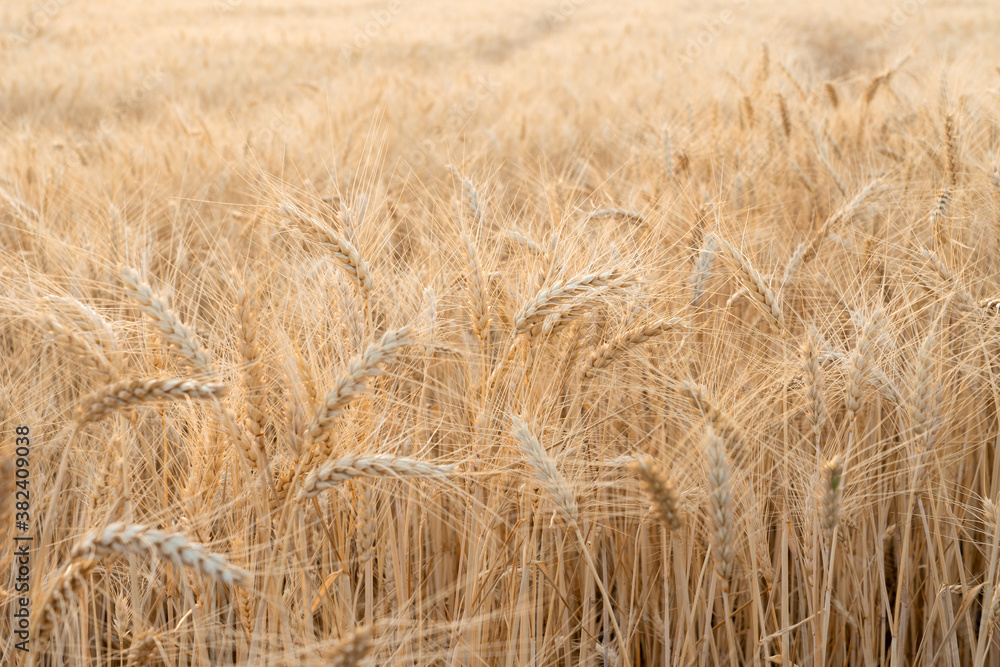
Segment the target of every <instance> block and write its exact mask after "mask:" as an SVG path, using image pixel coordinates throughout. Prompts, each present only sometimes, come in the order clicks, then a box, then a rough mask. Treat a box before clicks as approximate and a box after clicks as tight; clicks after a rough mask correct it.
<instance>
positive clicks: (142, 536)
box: [72, 522, 251, 586]
mask: <svg viewBox="0 0 1000 667" xmlns="http://www.w3.org/2000/svg"><path fill="white" fill-rule="evenodd" d="M130 554H139V555H142V556H145V557H147V558H157V559H159V560H164V561H167V562H168V563H170V564H171V565H174V566H175V567H178V568H191V569H194V570H196V571H197V572H200V573H201V574H203V575H205V576H207V577H209V578H211V579H214V580H215V581H217V582H219V583H221V584H226V585H229V586H233V585H236V586H247V585H249V584H250V581H251V576H250V573H249V572H247V571H245V570H242V569H240V568H238V567H235V566H233V565H231V564H230V563H229V562H227V561H226V559H225V558H223V557H222V556H219V555H217V554H214V553H211V552H209V551H206V550H205V549H204V547H202V546H201V545H198V544H195V543H193V542H191V541H190V540H189V539H188V538H187V537H186V536H184V535H182V534H179V533H165V532H162V531H159V530H154V529H153V528H150V527H148V526H143V525H139V524H132V525H129V524H126V523H121V522H116V523H111V524H108V525H107V526H106V527H104V528H100V529H97V530H93V531H91V532H89V533H87V534H86V535H84V536H83V537H82V538H81V539H80V540H79V541H78V542H77V544H76V546H74V547H73V551H72V558H73V559H74V560H77V559H81V558H105V557H107V556H113V555H122V556H128V555H130Z"/></svg>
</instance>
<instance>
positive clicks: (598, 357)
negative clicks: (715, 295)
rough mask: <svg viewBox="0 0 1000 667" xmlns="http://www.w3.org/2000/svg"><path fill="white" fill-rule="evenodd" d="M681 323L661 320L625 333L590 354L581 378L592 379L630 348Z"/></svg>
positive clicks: (680, 319)
mask: <svg viewBox="0 0 1000 667" xmlns="http://www.w3.org/2000/svg"><path fill="white" fill-rule="evenodd" d="M683 323H684V320H683V319H682V318H680V317H671V318H663V319H660V320H657V321H655V322H651V323H649V324H644V325H642V326H638V327H633V328H632V329H629V330H628V331H625V332H624V333H622V334H620V335H619V336H617V337H615V338H614V339H613V340H611V341H609V342H607V343H605V344H604V345H602V346H601V347H599V348H598V349H597V350H595V351H594V352H593V353H591V355H590V359H589V360H587V362H586V363H585V364H584V365H583V376H584V377H586V378H591V377H594V376H595V375H596V374H597V372H598V371H600V370H601V369H604V368H607V367H608V366H610V365H611V364H612V363H613V362H614V361H615V360H616V359H618V358H619V357H620V356H622V355H623V354H625V353H626V352H628V351H629V350H631V349H632V348H634V347H637V346H639V345H642V344H643V343H645V342H646V341H648V340H650V339H652V338H655V337H656V336H659V335H661V334H663V333H665V332H667V331H672V330H674V329H676V328H678V327H680V326H682V325H683Z"/></svg>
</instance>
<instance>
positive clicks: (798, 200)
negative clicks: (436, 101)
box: [0, 47, 1000, 666]
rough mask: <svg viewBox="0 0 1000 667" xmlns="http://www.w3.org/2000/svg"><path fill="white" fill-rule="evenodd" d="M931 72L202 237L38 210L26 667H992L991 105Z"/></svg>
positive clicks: (321, 204)
mask: <svg viewBox="0 0 1000 667" xmlns="http://www.w3.org/2000/svg"><path fill="white" fill-rule="evenodd" d="M908 66H909V65H908V64H907V63H906V62H900V63H897V64H896V65H894V66H892V67H890V68H888V69H886V70H885V71H884V72H882V73H880V74H879V75H878V76H874V77H871V76H868V77H865V78H863V79H862V78H857V77H855V78H847V79H843V80H840V81H824V80H818V81H812V82H808V83H807V82H806V81H804V80H799V78H797V77H796V76H795V75H793V74H792V73H791V72H790V71H789V70H787V69H785V68H784V67H783V66H782V65H781V64H780V63H778V62H777V61H776V60H772V59H771V57H770V54H769V53H768V50H767V49H766V47H765V48H763V49H762V50H761V52H760V56H759V59H758V61H757V62H755V63H753V64H752V65H751V66H749V67H748V68H747V73H745V74H744V75H742V76H736V75H730V78H731V79H732V81H731V87H732V90H736V91H738V92H737V93H736V94H735V95H734V94H731V93H730V94H727V95H723V96H720V97H719V98H717V99H713V100H709V101H704V100H703V101H699V102H697V104H698V105H699V106H698V107H697V108H693V107H690V106H689V107H688V109H687V111H686V112H683V113H680V114H678V116H677V117H676V119H674V120H671V122H668V123H667V124H666V126H665V127H662V126H660V127H656V128H655V131H648V129H649V128H648V127H642V128H639V129H637V130H636V131H634V132H630V133H624V132H623V134H622V135H621V136H620V137H619V138H617V139H614V140H612V142H611V144H612V145H609V144H608V143H607V142H604V143H601V144H600V145H597V144H595V145H594V146H592V147H590V148H586V149H582V152H581V153H577V154H575V155H570V156H569V157H566V156H556V155H552V156H551V158H552V159H553V160H555V161H556V163H555V164H556V165H557V166H556V168H557V169H558V170H561V171H557V172H556V173H553V172H552V171H551V168H552V167H551V165H545V164H542V165H538V164H536V162H537V161H536V162H532V160H533V158H532V157H531V155H530V154H529V153H528V148H527V147H524V148H523V151H524V152H523V153H521V154H520V158H519V159H518V160H514V161H509V162H508V163H505V164H497V163H494V162H491V160H490V150H492V149H489V148H484V150H483V153H482V156H480V157H476V158H475V159H472V160H470V161H469V163H468V164H463V165H460V166H449V165H448V164H447V163H445V162H443V161H442V162H441V163H440V164H429V165H428V166H426V167H425V168H423V170H422V171H421V172H420V174H419V176H414V173H415V172H412V171H411V172H407V173H409V174H410V178H408V179H407V178H402V177H400V175H399V174H400V173H401V172H402V171H405V170H403V169H402V167H400V168H398V169H394V168H393V167H392V164H391V163H389V162H388V161H387V160H386V157H385V155H384V154H383V153H380V151H384V150H385V147H384V146H383V147H382V148H377V147H376V148H371V146H369V149H368V153H367V154H366V155H367V156H368V157H369V158H370V159H371V160H372V162H370V163H368V164H366V165H365V167H364V170H363V171H362V173H361V174H360V176H357V177H356V178H355V179H354V181H353V183H347V184H345V183H344V182H340V181H338V179H340V178H341V177H342V176H341V175H340V174H338V175H337V177H336V178H331V179H330V184H329V187H325V186H324V187H317V186H315V185H314V184H313V182H312V181H308V182H307V181H305V180H303V181H299V182H296V180H295V178H294V177H290V176H289V175H288V174H286V175H284V176H283V178H281V179H277V178H273V177H269V176H266V175H265V174H264V172H263V171H254V169H253V168H252V166H253V165H252V162H248V163H247V165H246V166H245V167H233V169H236V170H238V169H244V171H243V172H241V174H240V175H241V178H242V182H241V187H242V188H243V189H242V190H239V195H238V196H237V195H233V196H232V198H231V201H232V203H228V204H219V205H216V207H215V208H212V209H211V211H209V212H207V213H206V212H204V211H203V212H200V213H197V214H195V215H193V216H191V217H189V218H187V219H186V222H184V221H182V220H181V218H182V213H181V212H180V209H179V208H178V207H177V206H175V207H174V208H170V207H164V209H163V210H158V211H146V210H142V208H143V207H142V206H141V205H140V206H138V207H136V206H133V207H132V209H131V210H126V208H127V207H123V206H122V205H121V204H120V203H119V204H117V205H116V206H110V207H109V206H108V204H107V203H106V202H105V203H104V204H103V205H102V206H103V208H102V207H95V206H92V204H93V199H94V197H95V196H93V195H88V196H87V197H84V198H78V199H77V201H78V202H79V206H81V207H83V208H87V206H90V208H89V209H88V210H91V211H93V210H98V209H99V210H100V211H101V212H100V213H97V214H93V215H94V216H95V217H93V218H91V219H90V221H89V222H87V223H86V224H77V223H75V222H71V221H68V222H60V221H59V219H58V218H59V216H65V217H66V218H67V219H72V218H73V216H74V215H76V214H75V213H74V208H73V205H72V202H73V201H74V200H73V199H72V197H70V196H65V195H61V194H59V188H58V184H56V185H53V186H51V187H48V186H46V187H44V188H41V190H40V189H39V187H36V186H35V185H29V184H37V182H38V181H37V179H38V178H39V177H38V176H37V175H35V176H32V177H31V178H29V179H28V180H26V181H24V182H23V185H24V187H22V183H21V182H14V181H8V182H5V183H4V184H3V185H2V193H0V194H2V197H0V199H2V201H0V205H2V207H3V220H4V223H3V226H2V227H0V246H2V249H0V253H2V261H0V283H2V285H3V287H4V290H5V293H4V296H3V297H2V300H0V311H2V315H0V318H2V327H0V344H2V347H3V350H4V352H3V354H4V361H3V363H2V364H0V386H2V387H3V391H4V395H5V400H4V405H3V406H0V426H2V429H3V438H4V444H5V449H4V450H3V452H0V454H2V456H3V460H2V465H0V473H2V482H3V487H4V488H3V490H2V491H0V502H2V503H3V505H2V508H0V513H2V515H3V524H2V525H3V527H4V529H5V530H8V529H9V530H10V531H11V533H12V532H13V526H12V520H13V513H12V510H13V498H12V495H11V491H10V489H11V487H12V486H13V483H14V476H13V463H12V460H13V459H12V457H13V452H12V450H13V448H12V447H7V445H12V442H13V435H11V434H12V433H13V431H14V427H15V426H18V425H22V424H24V425H28V426H29V427H30V428H31V429H32V442H33V446H32V455H31V460H30V467H31V471H32V478H31V480H32V481H31V494H32V495H31V498H32V501H31V502H32V510H31V511H32V514H33V529H32V530H33V532H34V535H35V543H34V546H33V549H34V551H33V561H32V565H31V567H32V573H33V574H32V596H33V597H32V604H31V609H32V621H31V622H32V639H31V643H32V648H31V653H30V654H29V655H28V656H17V657H18V658H19V659H22V660H30V661H33V662H34V663H35V664H52V665H56V664H66V665H76V664H81V665H82V664H90V665H143V664H164V665H222V664H246V663H249V664H275V665H279V664H331V665H354V664H359V663H361V662H362V661H364V660H371V661H372V664H399V665H430V664H435V665H437V664H440V665H485V664H489V665H550V664H551V665H567V666H569V665H581V666H582V665H601V664H603V665H622V666H626V665H695V664H697V665H712V664H718V665H740V664H755V665H768V664H778V665H793V664H794V665H807V664H816V665H833V664H836V665H845V664H858V665H882V664H887V663H888V664H891V665H904V664H946V665H951V666H957V665H964V664H974V665H985V664H993V665H995V664H998V662H1000V650H998V646H997V639H1000V633H996V632H995V629H996V625H997V623H998V622H1000V569H998V564H1000V456H998V453H997V449H996V448H997V444H998V442H1000V421H998V420H1000V412H998V407H1000V406H998V401H1000V365H998V362H997V361H996V355H997V353H998V351H1000V280H998V273H997V271H998V269H1000V258H998V254H997V250H998V245H1000V233H998V226H1000V168H998V166H997V163H996V161H995V159H994V158H995V156H994V154H993V153H992V151H993V150H996V149H997V148H1000V116H998V114H997V110H996V97H995V93H994V95H993V97H989V96H988V95H987V96H983V95H979V94H977V93H976V92H975V91H973V92H972V93H969V94H957V93H955V92H954V91H953V87H952V86H950V85H949V83H948V80H947V79H946V78H945V79H943V81H942V85H941V87H940V89H941V93H940V95H931V96H930V97H929V101H928V98H927V97H926V96H925V97H921V96H918V95H917V93H915V92H913V91H915V90H916V91H920V92H921V93H922V91H923V90H924V88H914V87H913V85H912V82H910V83H907V82H903V83H901V84H899V85H897V80H898V79H899V77H900V76H901V75H900V72H902V71H904V70H905V68H906V67H908ZM925 73H926V72H925ZM908 86H909V87H908ZM907 91H910V92H909V93H908V92H907ZM553 127H554V126H553ZM205 132H209V130H208V129H207V128H206V129H205ZM521 134H522V135H523V134H524V129H523V128H522V129H521ZM516 137H517V130H516V128H515V129H514V130H512V132H511V133H510V135H509V136H507V135H505V136H504V137H502V138H500V139H497V138H496V137H493V141H494V143H496V142H497V141H500V142H503V141H509V142H514V141H516V139H515V138H516ZM199 140H201V139H199ZM484 142H485V143H484V145H486V144H489V143H490V142H488V141H486V140H485V139H484ZM615 142H618V144H615ZM616 145H617V146H618V147H622V146H624V147H630V149H631V152H630V153H629V154H628V155H625V156H618V157H619V158H620V161H619V162H617V163H615V161H614V160H615V158H613V157H609V156H611V155H613V154H614V152H615V150H616V148H615V146H616ZM205 150H208V149H205ZM389 150H390V151H391V150H392V149H391V147H390V148H389ZM435 155H436V154H435ZM95 159H100V158H95ZM612 164H618V165H619V166H616V167H614V168H613V169H612V168H610V167H609V165H612ZM386 165H389V166H386ZM533 165H534V166H533ZM170 168H171V167H170V165H169V164H168V169H170ZM172 168H175V169H180V168H179V167H177V166H176V160H175V163H174V167H172ZM115 169H117V168H115ZM112 171H114V169H112V168H110V167H109V173H110V172H112ZM116 173H117V172H116ZM148 173H153V172H147V175H141V176H131V177H128V178H134V179H135V180H133V181H129V183H130V186H129V187H130V188H132V189H131V190H130V193H131V194H130V195H129V197H130V198H131V199H135V198H137V197H138V198H140V199H141V192H142V188H143V187H145V185H144V184H146V183H148V182H149V181H150V180H153V179H154V178H155V177H150V176H148ZM26 178H27V177H26ZM42 180H43V181H44V179H42ZM151 187H152V186H151ZM229 187H230V188H232V187H233V186H229ZM39 192H41V193H42V194H40V195H38V197H37V198H33V197H32V196H30V194H29V193H36V194H37V193H39ZM230 192H232V190H230ZM45 193H48V194H45ZM46 197H49V198H51V200H52V201H51V202H50V200H49V199H46ZM60 197H64V198H63V199H61V200H60V199H59V198H60ZM131 199H130V201H131ZM204 199H208V197H205V198H204ZM137 209H138V210H137ZM220 211H221V212H220ZM209 213H210V214H209ZM88 225H89V227H88ZM88 229H90V230H91V231H90V232H88V231H87V230H88ZM57 230H61V231H58V233H57ZM93 230H99V231H98V232H94V231H93ZM88 234H89V236H88ZM60 235H66V237H65V238H59V237H60ZM72 248H86V249H87V252H85V253H82V254H80V255H79V256H77V251H75V250H71V249H72ZM71 258H72V259H71ZM5 534H8V533H5ZM12 549H13V547H12V546H11V545H10V541H9V540H7V541H6V542H5V543H4V544H3V545H2V546H0V562H2V564H3V567H4V571H10V570H11V568H12V567H15V566H14V565H13V562H14V561H13V553H12ZM0 587H2V588H3V590H2V594H3V598H2V599H3V600H4V601H5V603H7V604H8V605H12V604H13V603H14V601H15V599H16V598H17V597H18V594H17V593H15V592H14V590H13V585H12V583H9V582H8V581H7V579H2V580H0ZM5 608H6V607H5ZM10 630H11V628H10V615H9V614H5V615H4V617H3V618H2V619H0V647H2V654H3V661H5V662H6V661H7V660H12V659H14V657H15V656H16V652H15V650H14V648H13V639H12V637H13V636H12V633H11V631H10Z"/></svg>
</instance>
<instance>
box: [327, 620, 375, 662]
mask: <svg viewBox="0 0 1000 667" xmlns="http://www.w3.org/2000/svg"><path fill="white" fill-rule="evenodd" d="M371 650H372V629H371V627H370V626H369V627H364V628H360V629H358V630H355V631H354V632H353V633H351V634H350V635H349V636H347V637H346V638H345V639H343V640H342V641H341V642H340V643H338V644H337V645H336V646H334V647H332V648H330V649H328V650H327V651H325V652H324V656H323V657H324V659H325V660H326V664H327V667H355V665H357V664H358V663H359V662H361V661H362V660H363V659H364V658H365V656H367V655H368V654H369V653H370V652H371Z"/></svg>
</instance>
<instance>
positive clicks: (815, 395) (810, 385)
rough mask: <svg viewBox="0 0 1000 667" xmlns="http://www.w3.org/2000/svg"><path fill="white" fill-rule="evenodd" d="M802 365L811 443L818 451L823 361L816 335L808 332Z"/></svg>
mask: <svg viewBox="0 0 1000 667" xmlns="http://www.w3.org/2000/svg"><path fill="white" fill-rule="evenodd" d="M802 363H803V365H804V366H805V383H806V400H807V401H808V406H809V407H808V414H809V425H810V427H811V430H812V441H813V446H814V447H815V448H816V451H817V452H818V451H819V446H820V436H821V435H822V433H823V423H824V422H825V421H826V401H825V400H824V397H823V359H822V356H821V355H820V353H819V348H818V345H817V342H816V333H815V332H814V331H810V332H809V333H808V334H807V336H806V341H805V343H804V344H803V346H802Z"/></svg>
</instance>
